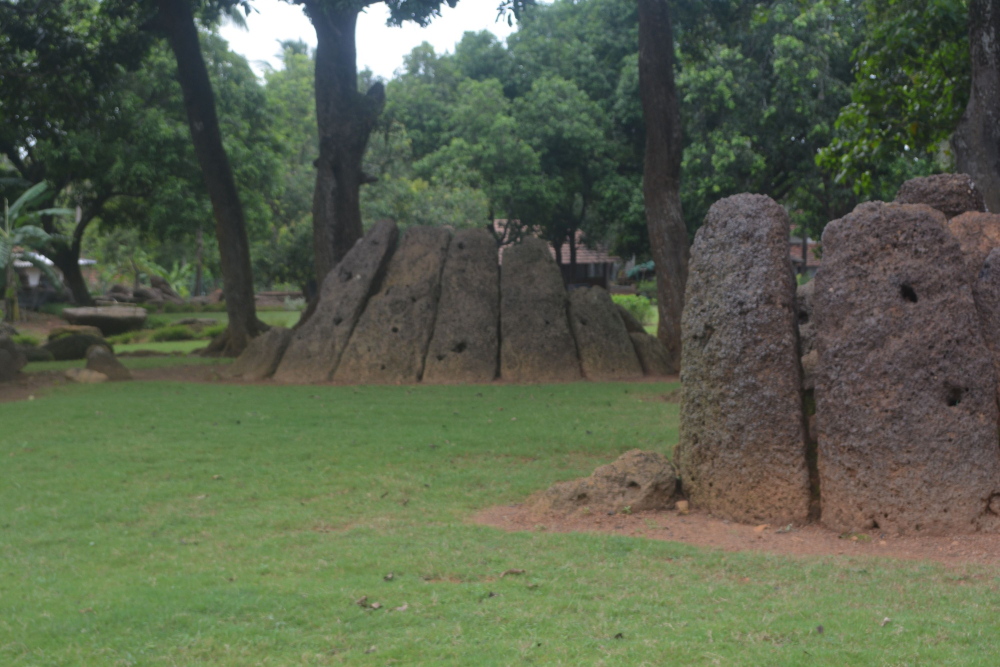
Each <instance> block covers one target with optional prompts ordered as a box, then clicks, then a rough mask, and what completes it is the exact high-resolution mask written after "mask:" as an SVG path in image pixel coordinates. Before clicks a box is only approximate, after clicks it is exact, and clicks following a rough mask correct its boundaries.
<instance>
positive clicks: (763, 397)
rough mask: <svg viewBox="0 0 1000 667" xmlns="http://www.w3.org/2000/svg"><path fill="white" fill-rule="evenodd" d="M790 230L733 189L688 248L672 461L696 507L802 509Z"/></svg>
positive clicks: (803, 466) (763, 202) (767, 516)
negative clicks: (678, 415) (679, 394)
mask: <svg viewBox="0 0 1000 667" xmlns="http://www.w3.org/2000/svg"><path fill="white" fill-rule="evenodd" d="M788 234H789V222H788V215H787V213H786V212H785V209H784V208H782V207H781V206H780V205H779V204H777V203H776V202H775V201H774V200H772V199H771V198H769V197H765V196H762V195H749V194H742V195H735V196H732V197H727V198H726V199H722V200H720V201H718V202H716V203H715V204H714V205H713V206H712V207H711V209H709V212H708V215H707V216H706V218H705V224H704V225H703V226H702V227H701V229H699V230H698V233H697V235H696V236H695V241H694V245H693V247H692V250H691V262H690V264H689V275H688V282H687V291H686V294H685V305H684V315H683V320H682V351H683V353H682V362H681V368H682V370H681V380H682V382H683V385H682V389H681V392H682V407H681V437H680V444H679V446H678V449H677V452H676V453H675V461H677V462H679V468H680V474H681V479H682V483H683V486H684V490H685V492H686V493H687V494H688V496H689V498H690V501H691V505H692V507H697V508H703V509H706V510H708V511H710V512H712V514H713V515H715V516H718V517H724V518H728V519H733V520H736V521H743V522H764V521H769V522H775V523H778V522H781V523H788V522H802V521H805V520H806V519H807V517H808V513H809V499H810V491H809V471H808V466H807V463H806V456H805V451H806V450H805V442H806V433H805V427H804V417H803V408H802V395H801V391H800V376H799V374H800V371H799V354H798V346H797V340H796V338H797V336H796V331H795V279H794V277H793V274H792V267H791V261H790V258H789V254H788ZM824 262H825V260H824ZM824 270H825V267H824Z"/></svg>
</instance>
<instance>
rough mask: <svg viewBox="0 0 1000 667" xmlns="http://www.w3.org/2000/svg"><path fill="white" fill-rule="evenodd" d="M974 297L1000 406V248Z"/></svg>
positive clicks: (984, 269) (985, 264)
mask: <svg viewBox="0 0 1000 667" xmlns="http://www.w3.org/2000/svg"><path fill="white" fill-rule="evenodd" d="M967 257H968V256H967ZM972 296H973V299H974V300H975V302H976V313H977V315H978V316H979V322H980V324H981V325H982V332H983V338H984V339H985V341H986V347H987V348H988V349H989V351H990V358H991V359H992V360H993V368H994V371H995V372H994V375H996V377H997V378H998V385H997V401H998V405H1000V248H994V249H993V250H991V251H990V254H989V255H987V256H986V261H984V262H983V266H982V268H981V269H980V271H979V275H978V276H977V277H976V282H975V283H973V286H972Z"/></svg>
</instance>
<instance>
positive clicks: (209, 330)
mask: <svg viewBox="0 0 1000 667" xmlns="http://www.w3.org/2000/svg"><path fill="white" fill-rule="evenodd" d="M227 328H228V326H227V325H225V324H215V325H212V326H210V327H205V328H204V329H202V330H201V333H199V334H198V338H204V339H206V340H212V339H213V338H215V337H216V336H218V335H219V334H221V333H224V332H225V330H226V329H227Z"/></svg>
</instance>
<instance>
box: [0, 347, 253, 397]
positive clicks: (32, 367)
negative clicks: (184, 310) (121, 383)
mask: <svg viewBox="0 0 1000 667" xmlns="http://www.w3.org/2000/svg"><path fill="white" fill-rule="evenodd" d="M188 342H191V343H193V342H197V341H181V342H180V343H149V344H145V345H143V344H140V345H136V346H131V345H121V346H116V347H115V350H117V351H119V352H120V351H122V350H121V349H120V348H131V347H138V348H153V349H161V350H162V348H154V346H170V345H184V344H185V343H188ZM200 342H201V345H199V346H198V347H204V341H200ZM164 351H166V350H164ZM118 361H120V362H122V363H123V364H124V365H125V366H126V367H128V368H131V369H137V370H141V369H143V368H164V367H166V366H208V365H212V364H231V363H232V362H233V361H234V360H233V359H226V358H207V359H206V358H202V357H188V356H169V357H119V359H118ZM86 365H87V361H86V360H85V359H77V360H75V361H34V362H31V363H29V364H28V365H27V366H25V367H24V372H25V373H38V372H42V371H66V370H69V369H70V368H84V367H86ZM3 409H4V406H2V405H0V411H2V410H3Z"/></svg>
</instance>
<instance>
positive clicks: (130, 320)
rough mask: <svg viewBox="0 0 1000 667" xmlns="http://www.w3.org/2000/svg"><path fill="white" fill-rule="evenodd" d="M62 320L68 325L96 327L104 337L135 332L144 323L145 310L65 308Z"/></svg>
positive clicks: (107, 307)
mask: <svg viewBox="0 0 1000 667" xmlns="http://www.w3.org/2000/svg"><path fill="white" fill-rule="evenodd" d="M62 316H63V318H64V319H65V320H66V321H67V322H69V323H70V324H78V325H85V326H92V327H97V328H98V329H100V330H101V332H102V333H103V334H104V335H105V336H114V335H116V334H120V333H125V332H127V331H137V330H139V329H141V328H142V325H143V324H145V323H146V309H145V308H132V307H128V306H101V307H93V308H66V309H65V310H63V311H62Z"/></svg>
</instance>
